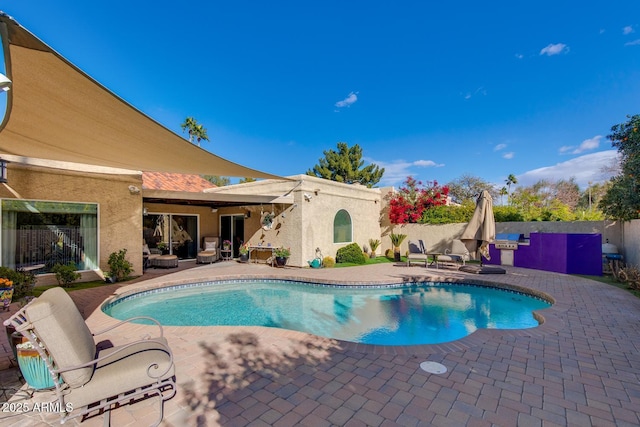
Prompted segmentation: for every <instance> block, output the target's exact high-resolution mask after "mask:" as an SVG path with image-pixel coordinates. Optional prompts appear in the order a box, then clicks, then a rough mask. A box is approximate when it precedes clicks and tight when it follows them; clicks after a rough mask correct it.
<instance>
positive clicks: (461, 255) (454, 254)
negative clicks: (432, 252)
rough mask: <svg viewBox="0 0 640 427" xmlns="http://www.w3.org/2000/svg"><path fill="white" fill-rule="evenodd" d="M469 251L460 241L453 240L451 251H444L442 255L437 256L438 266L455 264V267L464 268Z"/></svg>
mask: <svg viewBox="0 0 640 427" xmlns="http://www.w3.org/2000/svg"><path fill="white" fill-rule="evenodd" d="M469 259H470V257H469V250H468V249H467V247H466V246H465V245H464V243H462V241H461V240H458V239H455V240H454V241H453V242H452V243H451V249H445V251H444V255H438V264H442V263H447V264H455V266H456V267H461V266H464V264H465V262H466V261H469Z"/></svg>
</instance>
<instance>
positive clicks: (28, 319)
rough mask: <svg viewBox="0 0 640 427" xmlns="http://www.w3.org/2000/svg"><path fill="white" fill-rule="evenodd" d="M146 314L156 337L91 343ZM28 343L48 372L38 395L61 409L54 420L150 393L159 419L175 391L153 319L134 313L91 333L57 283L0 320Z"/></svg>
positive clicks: (170, 365)
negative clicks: (49, 381)
mask: <svg viewBox="0 0 640 427" xmlns="http://www.w3.org/2000/svg"><path fill="white" fill-rule="evenodd" d="M142 318H144V319H147V320H150V321H152V322H155V324H156V325H157V326H158V327H159V328H160V336H159V337H156V338H150V337H145V338H142V339H140V340H138V341H134V342H130V343H128V344H125V345H120V346H116V347H114V346H113V345H111V346H110V347H109V345H110V344H111V342H110V341H101V342H99V343H97V344H96V342H95V341H94V336H96V335H99V334H101V333H104V332H107V331H110V330H112V329H114V328H116V327H118V326H121V325H123V324H125V323H126V322H128V321H130V320H133V319H142ZM4 324H5V326H9V325H12V326H13V327H15V329H16V331H18V332H20V333H22V335H23V336H24V337H25V338H26V339H27V340H28V341H29V342H30V343H31V345H32V346H33V347H34V348H35V349H36V350H37V352H38V354H39V355H40V357H41V358H42V360H43V361H44V364H45V366H46V369H47V370H48V374H49V375H50V376H51V379H52V384H53V389H54V393H55V394H54V393H53V392H52V391H51V390H49V391H37V392H36V394H35V395H34V398H36V396H37V395H38V394H39V393H46V394H45V395H40V396H38V399H40V398H41V399H46V400H50V402H49V403H50V404H51V405H56V407H58V408H61V409H62V411H61V412H60V417H61V419H60V422H61V423H64V422H65V421H67V420H69V419H72V418H75V417H79V416H83V417H84V416H87V415H90V414H100V413H102V412H104V416H105V418H104V424H105V425H108V424H109V423H110V411H111V410H113V409H116V408H118V407H120V406H122V405H125V404H127V403H130V402H133V401H138V400H141V399H145V398H147V397H151V396H156V397H157V398H158V403H159V418H158V419H157V422H156V424H155V425H158V424H160V422H161V421H162V418H163V406H164V401H165V400H167V399H170V398H171V397H173V396H174V395H175V392H176V386H175V376H174V370H175V368H174V364H173V354H172V352H171V349H170V348H169V346H168V344H167V341H166V339H165V338H164V337H163V336H162V326H160V324H159V323H158V322H156V321H155V320H154V319H151V318H148V317H137V318H132V319H128V320H125V321H122V322H118V323H116V324H115V325H113V326H111V327H110V328H107V329H105V330H103V331H100V332H97V333H95V334H92V333H91V331H90V330H89V328H88V327H87V324H86V323H85V321H84V320H83V318H82V315H81V314H80V312H79V311H78V308H77V307H76V305H75V303H74V302H73V300H72V299H71V298H70V297H69V295H68V294H67V293H66V292H65V291H64V290H63V289H62V288H59V287H57V288H52V289H49V290H47V291H45V292H44V293H42V295H41V296H40V297H38V298H36V299H34V300H33V301H31V302H30V303H29V304H27V305H26V306H25V307H24V308H22V309H21V310H20V311H18V312H17V313H16V314H15V315H13V316H12V317H11V318H9V319H8V320H6V321H5V322H4Z"/></svg>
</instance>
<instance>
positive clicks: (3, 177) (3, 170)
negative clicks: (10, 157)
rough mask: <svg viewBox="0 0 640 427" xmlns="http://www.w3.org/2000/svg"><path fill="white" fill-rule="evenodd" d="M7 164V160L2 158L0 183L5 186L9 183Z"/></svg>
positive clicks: (0, 161) (0, 160)
mask: <svg viewBox="0 0 640 427" xmlns="http://www.w3.org/2000/svg"><path fill="white" fill-rule="evenodd" d="M8 163H9V162H7V161H6V160H5V159H3V158H0V183H3V184H5V183H6V182H7V164H8Z"/></svg>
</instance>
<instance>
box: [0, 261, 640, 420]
mask: <svg viewBox="0 0 640 427" xmlns="http://www.w3.org/2000/svg"><path fill="white" fill-rule="evenodd" d="M506 269H507V274H505V275H471V274H466V273H461V272H457V271H453V270H446V269H441V270H435V269H426V268H424V267H417V266H414V267H405V266H396V265H393V264H381V265H376V266H366V267H351V268H340V269H296V268H284V269H278V268H271V267H268V266H265V265H260V264H258V265H256V264H251V265H248V264H237V263H235V262H226V263H218V264H213V265H210V266H209V265H208V266H201V267H195V268H191V269H188V270H183V271H180V272H178V273H174V274H168V275H164V276H158V277H154V278H151V279H149V280H144V281H140V282H137V283H133V284H129V283H127V286H124V287H120V286H119V285H118V284H116V285H109V286H104V287H101V288H97V289H88V290H82V291H75V292H72V293H71V296H72V298H73V299H74V301H75V302H76V304H77V305H78V306H79V307H80V309H81V311H82V312H83V313H84V316H85V317H86V318H87V322H88V324H89V326H90V328H91V329H93V330H97V329H100V328H102V327H103V326H104V325H105V324H108V323H110V322H111V323H112V322H113V319H110V318H109V317H107V316H106V315H104V314H103V313H102V312H101V311H100V310H99V306H100V304H101V303H102V301H104V299H105V298H106V297H107V296H109V295H110V294H112V293H123V292H126V291H129V290H131V289H133V288H146V287H151V286H157V285H158V284H160V283H184V282H194V281H201V280H203V279H215V278H229V277H253V276H260V277H290V278H295V279H309V280H317V281H323V280H327V281H339V282H345V283H347V282H402V281H410V280H435V281H440V280H442V281H459V280H462V281H469V280H474V281H478V280H480V281H490V282H493V283H500V284H509V285H514V286H520V287H526V288H529V289H532V290H534V291H536V292H543V293H546V294H548V295H550V296H552V297H553V298H554V299H555V301H556V303H555V304H554V306H553V307H551V308H549V309H547V310H543V311H541V312H540V314H541V315H542V316H543V317H544V323H543V324H542V325H541V326H539V327H537V328H533V329H527V330H507V331H505V330H503V331H498V330H481V331H477V332H476V333H474V334H472V335H471V336H469V337H466V338H464V339H461V340H458V341H455V342H452V343H446V344H441V345H424V346H414V347H375V346H368V345H361V344H353V343H345V342H339V341H336V340H330V339H325V338H319V337H315V336H311V335H308V334H304V333H299V332H293V331H285V330H280V329H275V328H258V327H241V328H240V327H165V335H166V336H167V339H168V341H169V344H170V345H171V347H172V349H173V351H174V356H175V359H176V378H177V383H178V391H177V395H176V396H175V397H174V398H173V399H171V400H169V401H167V402H166V403H165V414H164V415H165V416H164V421H163V422H162V425H163V426H184V425H193V426H196V425H198V426H244V425H252V426H298V425H302V426H314V427H315V426H330V425H337V426H393V425H398V426H419V425H435V426H492V425H495V426H587V425H597V426H637V425H640V348H639V347H640V327H639V320H640V299H638V298H635V297H633V296H631V295H630V294H629V293H628V292H625V291H623V290H620V289H617V288H615V287H612V286H609V285H606V284H602V283H599V282H596V281H592V280H588V279H583V278H579V277H574V276H567V275H562V274H555V273H549V272H544V271H537V270H527V269H520V268H511V267H506ZM145 276H146V277H150V276H151V274H148V275H145ZM146 277H145V278H146ZM0 317H2V318H3V319H5V318H7V317H8V314H6V313H2V315H1V316H0ZM148 328H150V327H147V326H142V325H132V326H127V327H126V329H122V328H119V329H118V330H119V334H118V335H117V336H115V337H114V339H113V341H114V343H115V344H118V342H119V340H128V339H131V338H137V337H139V336H140V335H143V334H144V333H145V332H146V331H147V330H148ZM3 346H4V352H5V353H4V356H3V355H2V354H0V367H2V368H5V369H4V370H2V371H0V380H2V382H3V387H5V388H10V387H6V386H7V385H8V381H11V380H13V379H14V378H15V377H16V376H17V370H16V369H15V368H13V369H11V368H9V369H7V368H8V362H7V360H8V354H7V350H8V349H7V348H6V340H5V341H4V342H3ZM0 350H2V349H1V348H0ZM427 360H429V361H435V362H439V363H442V364H444V365H445V366H446V367H447V372H446V373H444V374H429V373H427V372H425V371H423V370H421V369H420V367H419V365H420V363H421V362H423V361H427ZM40 394H42V393H40ZM23 395H24V394H21V393H18V394H17V395H14V396H13V398H12V402H14V401H17V399H19V398H20V397H21V396H23ZM156 415H157V411H156V402H155V401H154V400H153V399H149V400H147V401H143V402H140V403H136V404H134V405H130V406H126V407H122V408H119V409H117V410H115V411H113V413H112V425H114V426H126V425H136V426H138V425H148V424H150V423H152V422H153V420H154V419H155V417H156ZM57 420H58V417H57V415H55V414H42V413H34V412H30V413H28V414H15V413H10V412H4V411H3V412H1V413H0V426H13V425H15V426H34V425H57ZM68 424H71V425H78V424H79V423H78V422H77V421H74V422H69V423H68ZM101 424H102V416H97V417H93V418H90V419H88V420H86V421H84V422H83V423H81V425H82V426H94V425H101Z"/></svg>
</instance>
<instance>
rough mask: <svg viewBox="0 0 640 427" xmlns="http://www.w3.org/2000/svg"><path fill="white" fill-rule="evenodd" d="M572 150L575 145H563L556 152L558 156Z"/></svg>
mask: <svg viewBox="0 0 640 427" xmlns="http://www.w3.org/2000/svg"><path fill="white" fill-rule="evenodd" d="M574 148H575V145H563V146H562V147H560V149H559V150H558V151H559V152H560V154H564V153H567V152H569V151H571V150H573V149H574Z"/></svg>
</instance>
